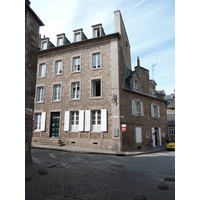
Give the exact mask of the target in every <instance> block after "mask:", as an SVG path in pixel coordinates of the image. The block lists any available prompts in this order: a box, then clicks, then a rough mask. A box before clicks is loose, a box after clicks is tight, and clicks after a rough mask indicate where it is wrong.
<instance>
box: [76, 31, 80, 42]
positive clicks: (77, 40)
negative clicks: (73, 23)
mask: <svg viewBox="0 0 200 200" xmlns="http://www.w3.org/2000/svg"><path fill="white" fill-rule="evenodd" d="M79 41H81V34H80V33H76V34H75V42H79Z"/></svg>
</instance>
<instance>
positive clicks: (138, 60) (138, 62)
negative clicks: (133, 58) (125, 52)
mask: <svg viewBox="0 0 200 200" xmlns="http://www.w3.org/2000/svg"><path fill="white" fill-rule="evenodd" d="M137 66H140V59H139V57H137Z"/></svg>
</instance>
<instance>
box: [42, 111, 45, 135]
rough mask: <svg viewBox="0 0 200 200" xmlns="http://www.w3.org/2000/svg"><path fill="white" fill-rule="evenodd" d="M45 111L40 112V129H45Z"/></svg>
mask: <svg viewBox="0 0 200 200" xmlns="http://www.w3.org/2000/svg"><path fill="white" fill-rule="evenodd" d="M45 121H46V112H42V118H41V131H45Z"/></svg>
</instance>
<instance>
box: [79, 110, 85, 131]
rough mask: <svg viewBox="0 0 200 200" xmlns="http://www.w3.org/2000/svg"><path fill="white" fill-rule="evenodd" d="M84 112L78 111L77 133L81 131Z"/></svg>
mask: <svg viewBox="0 0 200 200" xmlns="http://www.w3.org/2000/svg"><path fill="white" fill-rule="evenodd" d="M83 122H84V110H79V131H83Z"/></svg>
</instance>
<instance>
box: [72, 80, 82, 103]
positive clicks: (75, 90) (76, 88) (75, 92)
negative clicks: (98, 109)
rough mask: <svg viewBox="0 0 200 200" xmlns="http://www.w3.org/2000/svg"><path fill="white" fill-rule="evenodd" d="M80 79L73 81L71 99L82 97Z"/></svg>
mask: <svg viewBox="0 0 200 200" xmlns="http://www.w3.org/2000/svg"><path fill="white" fill-rule="evenodd" d="M80 85H81V84H80V81H76V82H71V99H73V100H74V99H80V91H81V90H80Z"/></svg>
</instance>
